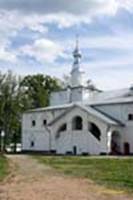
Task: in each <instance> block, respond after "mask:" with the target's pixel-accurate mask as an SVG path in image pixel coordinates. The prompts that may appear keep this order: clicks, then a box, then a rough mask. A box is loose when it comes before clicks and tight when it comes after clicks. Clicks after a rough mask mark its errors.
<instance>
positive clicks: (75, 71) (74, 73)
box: [71, 37, 83, 87]
mask: <svg viewBox="0 0 133 200" xmlns="http://www.w3.org/2000/svg"><path fill="white" fill-rule="evenodd" d="M81 57H82V55H81V53H80V51H79V41H78V37H77V38H76V46H75V49H74V51H73V58H74V62H73V66H72V70H71V87H78V86H82V85H83V80H82V79H83V77H82V76H83V72H82V71H81V69H80V60H81Z"/></svg>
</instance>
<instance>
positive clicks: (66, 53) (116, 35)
mask: <svg viewBox="0 0 133 200" xmlns="http://www.w3.org/2000/svg"><path fill="white" fill-rule="evenodd" d="M76 34H79V40H80V49H81V51H82V56H83V57H82V63H81V65H82V69H83V70H84V71H85V72H86V78H87V79H92V80H93V82H94V83H95V85H97V87H98V88H102V89H105V90H106V89H115V88H122V87H128V86H130V85H131V84H133V0H73V1H72V0H0V70H1V71H2V72H6V71H7V70H8V69H11V70H12V71H13V72H15V73H17V74H21V75H25V74H35V73H44V74H50V75H52V76H57V77H62V76H63V74H67V73H68V72H69V71H70V69H71V65H72V62H73V58H72V51H73V49H74V46H75V35H76Z"/></svg>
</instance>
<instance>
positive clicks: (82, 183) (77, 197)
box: [0, 155, 133, 200]
mask: <svg viewBox="0 0 133 200" xmlns="http://www.w3.org/2000/svg"><path fill="white" fill-rule="evenodd" d="M8 158H9V159H10V160H11V162H12V163H13V165H15V166H16V169H15V170H14V172H13V174H12V176H11V177H10V178H8V179H7V180H6V181H5V182H4V183H1V184H0V200H99V199H100V200H131V199H132V200H133V197H128V196H126V195H125V194H123V193H121V192H114V191H111V190H106V189H104V188H102V187H99V186H96V185H94V184H93V183H92V182H91V181H88V180H86V179H79V178H71V177H66V176H63V175H60V174H57V173H55V172H54V170H52V169H50V168H49V167H47V166H44V165H42V164H39V163H38V162H37V161H36V160H34V159H32V158H31V157H30V156H26V155H17V156H8Z"/></svg>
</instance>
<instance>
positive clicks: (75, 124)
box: [72, 116, 83, 130]
mask: <svg viewBox="0 0 133 200" xmlns="http://www.w3.org/2000/svg"><path fill="white" fill-rule="evenodd" d="M82 129H83V120H82V118H81V117H80V116H76V117H74V118H73V120H72V130H82Z"/></svg>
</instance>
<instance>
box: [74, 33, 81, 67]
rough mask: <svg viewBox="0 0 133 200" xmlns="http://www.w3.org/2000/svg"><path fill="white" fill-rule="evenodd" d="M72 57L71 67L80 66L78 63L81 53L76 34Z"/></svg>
mask: <svg viewBox="0 0 133 200" xmlns="http://www.w3.org/2000/svg"><path fill="white" fill-rule="evenodd" d="M73 57H74V62H73V69H75V68H79V67H80V66H79V63H80V59H81V57H82V55H81V53H80V52H79V36H78V35H76V46H75V49H74V51H73Z"/></svg>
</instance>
